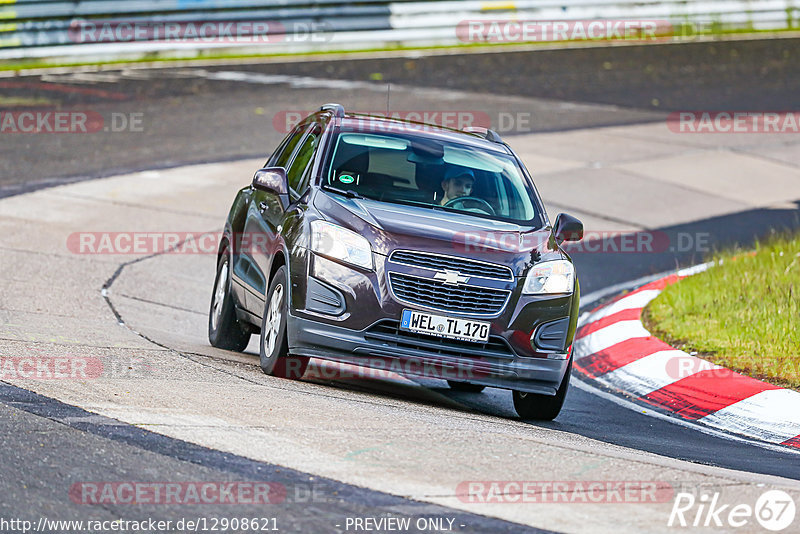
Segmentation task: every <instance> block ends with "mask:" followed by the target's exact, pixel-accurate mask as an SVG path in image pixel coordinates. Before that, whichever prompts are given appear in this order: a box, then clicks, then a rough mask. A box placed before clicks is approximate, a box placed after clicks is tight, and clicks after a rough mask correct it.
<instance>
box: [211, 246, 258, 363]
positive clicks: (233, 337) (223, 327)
mask: <svg viewBox="0 0 800 534" xmlns="http://www.w3.org/2000/svg"><path fill="white" fill-rule="evenodd" d="M230 266H231V262H230V255H229V254H228V250H227V249H225V250H223V251H222V255H221V256H220V258H219V263H218V264H217V279H216V280H215V281H214V293H213V294H212V295H211V309H210V310H209V312H208V341H209V343H211V345H212V346H214V347H217V348H220V349H226V350H235V351H239V352H241V351H243V350H244V349H245V348H247V343H248V342H249V341H250V330H248V329H246V327H244V326H242V324H241V323H240V322H239V320H238V319H237V318H236V310H235V309H234V303H233V295H232V294H231V279H230V278H231V277H230V272H231V269H230Z"/></svg>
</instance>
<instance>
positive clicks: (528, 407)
mask: <svg viewBox="0 0 800 534" xmlns="http://www.w3.org/2000/svg"><path fill="white" fill-rule="evenodd" d="M571 374H572V360H570V362H569V366H568V367H567V372H566V373H564V378H563V379H562V380H561V384H560V385H559V386H558V391H556V394H555V395H539V394H537V393H527V392H524V391H516V390H514V409H515V410H516V411H517V414H519V416H520V417H521V418H522V419H536V420H538V421H552V420H553V419H555V418H556V416H558V414H559V412H561V407H562V406H563V405H564V399H565V398H566V396H567V390H568V389H569V377H570V375H571Z"/></svg>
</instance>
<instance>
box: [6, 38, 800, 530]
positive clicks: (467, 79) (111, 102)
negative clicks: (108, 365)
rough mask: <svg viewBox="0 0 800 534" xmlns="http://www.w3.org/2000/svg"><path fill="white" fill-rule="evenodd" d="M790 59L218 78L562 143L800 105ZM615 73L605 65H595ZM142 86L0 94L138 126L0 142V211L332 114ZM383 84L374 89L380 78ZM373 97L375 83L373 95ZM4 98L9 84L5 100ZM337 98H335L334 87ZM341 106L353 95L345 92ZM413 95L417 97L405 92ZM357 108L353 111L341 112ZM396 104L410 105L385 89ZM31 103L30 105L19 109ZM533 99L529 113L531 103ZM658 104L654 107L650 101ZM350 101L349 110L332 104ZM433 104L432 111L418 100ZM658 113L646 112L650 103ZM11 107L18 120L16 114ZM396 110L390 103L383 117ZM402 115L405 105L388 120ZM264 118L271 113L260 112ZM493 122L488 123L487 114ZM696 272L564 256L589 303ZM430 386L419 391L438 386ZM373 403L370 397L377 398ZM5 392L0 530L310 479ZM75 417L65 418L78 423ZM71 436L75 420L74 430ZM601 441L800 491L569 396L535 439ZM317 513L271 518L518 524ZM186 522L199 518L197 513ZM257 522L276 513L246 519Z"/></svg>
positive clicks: (246, 89) (348, 501) (683, 438)
mask: <svg viewBox="0 0 800 534" xmlns="http://www.w3.org/2000/svg"><path fill="white" fill-rule="evenodd" d="M798 50H800V47H798V41H796V40H791V41H790V40H781V41H761V42H759V41H756V42H750V43H744V42H742V43H734V44H726V43H716V44H693V45H688V46H686V47H675V46H667V45H665V46H651V47H648V48H643V47H618V48H615V49H597V50H585V51H577V50H573V51H551V52H539V53H537V54H526V53H509V54H492V55H491V56H489V55H462V56H453V57H434V58H429V59H415V60H408V59H389V60H364V61H346V62H338V63H325V64H280V65H278V64H275V65H251V66H247V65H237V66H235V68H233V67H224V68H222V67H219V68H214V69H211V68H209V69H208V70H209V71H214V70H236V71H249V72H254V73H272V74H275V73H282V74H292V75H306V76H313V77H315V78H336V79H345V80H371V79H375V78H379V77H380V78H382V80H383V82H386V81H391V82H392V83H395V84H404V85H420V86H428V87H443V88H459V89H464V90H469V91H479V92H487V93H493V94H495V95H497V98H496V99H495V100H492V99H487V98H481V99H476V100H472V101H470V100H469V99H466V100H463V101H459V102H457V103H456V104H455V105H457V106H462V107H461V108H459V107H453V108H451V109H480V110H487V108H491V110H494V111H496V110H501V109H504V108H503V106H507V105H509V104H508V101H505V100H503V98H502V96H503V95H514V96H519V97H526V98H529V99H531V98H532V99H534V100H529V101H528V102H527V103H519V104H518V105H519V106H520V108H519V109H526V110H533V112H534V116H541V117H544V120H541V121H537V122H535V123H534V124H533V125H532V126H531V127H530V128H529V130H530V131H540V130H557V129H567V128H577V127H587V126H598V125H608V124H626V123H631V122H641V121H644V120H659V119H660V118H663V116H664V113H665V110H672V109H731V108H734V109H751V110H753V109H766V110H787V109H798V108H799V107H800V90H798V88H800V83H798V82H799V81H800V80H799V78H800V68H798V67H800V52H798ZM607 64H610V68H607ZM173 74H174V75H173V76H167V77H163V78H162V77H156V78H147V79H142V80H137V79H133V78H117V79H116V80H115V81H109V82H102V81H96V80H95V81H94V82H92V81H78V80H75V79H74V78H73V79H70V78H68V77H67V78H65V77H61V78H57V79H51V80H50V81H47V80H43V79H42V78H41V77H39V76H37V77H33V78H24V77H20V78H16V79H0V109H2V110H4V111H6V110H9V109H12V106H11V105H10V104H9V102H14V104H13V109H15V110H19V109H31V108H36V109H39V108H41V107H42V106H45V108H44V109H72V110H80V109H92V110H98V111H100V112H101V113H103V114H104V115H107V114H109V113H126V114H129V113H143V114H144V118H145V130H144V132H126V133H115V134H111V133H109V134H104V133H98V134H92V135H91V136H90V137H87V136H85V135H83V136H82V135H49V136H48V135H23V134H2V140H3V142H2V144H1V145H0V188H2V189H0V196H3V195H8V194H15V193H19V192H21V191H24V190H30V189H34V188H37V187H41V186H43V185H47V184H49V183H59V182H62V181H69V180H74V179H85V178H92V177H97V176H102V175H108V174H115V173H117V172H119V171H121V170H128V169H143V168H153V167H162V166H170V165H178V164H182V163H186V162H200V161H218V160H223V159H226V158H238V157H242V156H253V155H260V154H266V153H267V151H268V149H269V147H271V146H274V145H275V143H276V142H277V140H278V139H279V138H280V137H282V133H281V132H280V131H277V130H276V129H275V128H274V126H273V124H272V116H270V114H269V113H270V112H273V113H274V110H294V109H309V110H310V109H312V108H313V107H314V106H317V105H318V104H319V103H320V102H322V101H328V100H331V98H330V94H331V92H332V91H331V90H328V89H324V88H313V87H312V88H307V89H294V90H287V86H286V85H281V84H278V85H256V84H247V83H238V82H226V81H219V80H209V79H207V78H202V77H196V76H185V77H183V76H181V75H180V73H173ZM377 74H380V76H377ZM375 83H376V84H377V83H379V82H375ZM14 84H16V85H14ZM339 93H340V94H342V95H347V93H348V91H347V90H340V91H339ZM350 93H352V91H350ZM360 95H364V99H365V100H367V101H368V102H367V105H368V106H371V107H373V108H374V107H377V106H380V105H382V103H383V102H384V99H385V96H384V95H382V94H379V93H378V92H366V93H361V92H359V93H357V96H360ZM412 96H413V95H412ZM350 98H352V96H351V97H350ZM397 98H398V99H399V103H398V106H399V105H403V98H406V99H407V100H405V103H406V105H408V103H409V102H413V100H411V99H410V97H409V96H408V95H406V96H405V97H404V96H403V92H402V91H398V92H397ZM25 99H27V100H25ZM535 99H540V100H535ZM547 99H553V101H554V100H558V99H566V100H571V101H575V102H582V103H588V104H603V105H613V106H620V107H614V108H609V107H603V106H597V107H591V106H586V107H578V108H575V109H564V110H559V111H557V112H556V111H554V110H553V109H552V102H553V101H551V100H547ZM654 99H655V100H654ZM342 100H343V101H344V102H345V103H346V104H347V103H348V102H351V101H352V100H348V97H346V96H345V97H344V98H342ZM430 100H431V101H434V100H435V98H434V97H430ZM656 100H657V104H658V105H655V104H656ZM20 102H22V105H20ZM393 107H394V106H393ZM399 109H402V108H399ZM265 110H271V111H265ZM487 112H490V111H487ZM796 214H797V211H796V210H770V211H761V210H756V211H752V212H746V213H742V214H736V215H734V216H728V217H721V218H714V219H707V220H704V221H698V222H695V223H692V224H689V225H682V226H681V227H679V228H668V229H662V230H664V231H667V232H672V231H704V232H709V233H710V234H711V236H712V238H713V239H712V241H713V243H715V244H716V245H720V246H721V245H726V244H730V243H733V242H738V243H741V244H745V245H746V244H748V243H751V242H752V240H753V239H754V238H755V237H757V236H763V235H765V234H767V233H768V232H769V231H770V230H771V229H772V228H775V227H794V228H797V227H800V222H798V220H797V215H796ZM700 260H701V258H698V257H690V256H678V255H675V254H672V253H664V254H662V255H653V254H648V255H647V256H643V255H642V256H637V255H631V254H610V255H603V254H593V255H583V256H580V255H579V256H577V257H576V262H577V265H578V270H579V272H580V273H581V278H582V280H581V281H582V285H583V290H584V292H588V291H594V290H598V289H601V288H603V287H607V286H609V285H611V284H614V283H617V282H622V281H626V280H630V279H634V278H637V277H640V276H643V275H647V274H652V273H655V272H660V271H663V270H665V269H669V268H672V267H674V266H675V265H676V263H680V264H684V265H685V264H689V263H693V262H696V261H700ZM440 385H441V384H433V383H432V384H431V386H432V387H439V386H440ZM442 392H443V393H446V394H448V395H452V396H453V397H454V398H456V397H457V398H458V400H459V401H460V402H464V403H466V404H467V405H469V406H470V407H472V408H473V409H475V410H476V411H480V412H484V413H490V414H494V415H497V416H500V417H513V410H512V407H511V405H510V399H509V397H508V396H507V395H501V392H499V391H492V390H487V392H486V393H484V394H482V395H477V396H471V397H466V396H463V395H461V394H458V393H454V392H449V391H447V392H445V391H444V390H443V391H442ZM375 394H376V395H380V394H381V393H380V392H379V391H376V392H375ZM75 410H77V409H75V408H71V407H68V406H65V405H62V404H60V403H57V402H55V401H50V400H48V399H44V398H41V397H37V396H35V395H32V394H27V393H25V392H24V391H22V390H19V389H17V388H13V387H10V386H4V385H3V386H0V464H2V465H3V468H2V472H3V477H2V482H0V491H2V492H3V497H2V498H1V499H0V515H1V516H3V517H35V518H38V517H39V516H41V515H43V514H44V515H49V516H51V517H58V518H61V519H70V518H77V519H87V518H89V517H95V515H96V516H97V517H98V518H109V519H114V518H117V517H125V518H135V517H140V516H147V515H148V514H147V512H149V511H150V510H146V509H137V510H131V509H130V508H124V507H116V508H115V507H108V506H103V507H87V506H85V505H84V506H77V505H74V504H72V503H71V502H70V501H69V499H68V498H67V497H66V492H67V490H68V487H69V485H70V484H71V483H73V482H74V481H75V480H124V479H130V478H135V479H149V480H157V479H159V478H162V479H163V478H164V476H165V474H169V477H170V479H176V480H177V479H181V480H187V481H189V480H242V479H247V480H259V479H262V480H263V478H261V477H268V478H269V479H270V480H273V481H274V480H283V481H284V482H285V484H286V485H287V487H295V486H297V487H302V485H307V484H308V483H309V482H310V480H309V477H308V475H304V474H302V473H298V472H294V471H291V470H288V469H283V468H277V467H275V466H270V465H267V464H261V463H257V462H251V461H248V460H244V459H242V458H238V457H233V456H231V455H224V454H222V453H217V452H215V451H209V450H207V449H201V448H199V447H195V446H192V445H189V444H186V443H183V442H179V441H177V440H170V439H168V438H163V437H159V436H156V435H155V434H150V433H147V432H144V431H140V430H137V429H134V428H131V427H127V426H116V425H108V424H105V423H107V421H105V422H103V421H100V422H98V421H88V422H83V423H82V422H80V418H81V417H83V416H85V413H84V414H82V413H79V412H80V411H75ZM76 417H77V419H76ZM76 421H77V422H76ZM542 426H546V427H552V428H557V429H560V430H565V431H568V432H574V433H577V434H580V435H583V436H587V437H591V438H594V439H598V440H601V441H605V442H609V443H614V444H619V445H622V446H626V447H632V448H636V449H640V450H645V451H650V452H654V453H657V454H662V455H665V456H670V457H674V458H681V459H686V460H689V461H693V462H698V463H702V464H709V465H717V466H722V467H728V468H732V469H739V470H744V471H751V472H755V473H767V474H775V475H780V476H787V477H791V478H796V479H800V463H799V462H798V461H797V456H794V455H790V454H783V453H778V452H771V451H765V450H763V449H760V448H756V447H753V446H748V445H743V444H740V443H734V442H731V441H727V440H723V439H719V438H714V437H711V436H708V435H705V434H701V433H698V432H693V431H691V430H689V429H685V428H682V427H677V426H675V425H671V424H669V423H666V422H664V421H660V420H657V419H653V418H650V417H646V416H643V415H640V414H636V413H635V412H632V411H631V410H628V409H625V408H623V407H620V406H618V405H617V404H614V403H612V402H610V401H607V400H604V399H601V398H599V397H597V396H594V395H590V394H588V393H586V392H584V391H581V390H578V389H577V388H573V389H572V390H571V391H570V393H569V396H568V398H567V404H566V407H565V410H564V412H563V415H562V416H561V417H559V419H558V420H557V421H555V422H553V423H548V424H547V425H542ZM317 482H319V483H320V484H321V485H322V486H323V489H324V491H323V494H324V497H325V499H324V501H323V502H319V503H312V504H308V503H304V502H297V503H287V504H286V505H284V507H283V508H281V510H280V514H281V517H282V518H285V519H282V522H284V524H285V526H282V525H279V526H281V528H282V530H284V531H294V530H303V531H315V532H333V531H336V530H337V529H336V527H335V526H334V523H335V522H336V520H337V519H341V518H342V517H344V516H346V515H365V514H369V515H380V514H385V513H392V512H395V513H398V514H400V513H401V514H404V515H411V516H418V515H449V516H458V518H459V521H461V522H462V523H463V524H465V525H467V528H465V529H464V531H469V529H472V530H474V531H476V532H477V531H493V532H494V531H497V532H502V531H509V532H510V531H518V530H520V527H519V526H516V525H510V524H508V523H504V522H500V521H496V520H490V519H485V518H481V517H478V516H471V515H469V514H463V513H461V512H456V511H453V510H447V509H444V508H441V507H436V506H433V505H428V504H419V503H414V502H411V501H407V500H403V499H399V498H396V497H392V496H388V495H384V494H380V493H378V492H372V491H368V490H362V489H358V488H354V487H351V486H346V485H344V484H339V483H337V482H333V481H319V480H317ZM191 508H192V507H191V506H189V507H182V508H181V507H177V508H174V507H173V508H169V507H167V508H164V507H159V508H158V509H157V510H155V511H153V513H154V514H157V515H158V516H159V517H160V518H165V519H168V518H180V517H188V516H191V515H198V514H197V512H196V511H195V510H192V509H191ZM193 512H194V513H193ZM240 512H241V513H242V514H246V515H251V516H252V515H253V512H254V510H252V507H250V508H247V509H242V510H233V509H232V508H230V507H225V508H224V509H220V510H218V511H217V510H213V511H212V512H209V508H208V507H205V506H204V507H203V513H202V515H219V516H226V517H233V516H238V515H240ZM257 512H258V516H264V515H269V514H271V513H278V512H275V510H273V509H259V510H258V511H257Z"/></svg>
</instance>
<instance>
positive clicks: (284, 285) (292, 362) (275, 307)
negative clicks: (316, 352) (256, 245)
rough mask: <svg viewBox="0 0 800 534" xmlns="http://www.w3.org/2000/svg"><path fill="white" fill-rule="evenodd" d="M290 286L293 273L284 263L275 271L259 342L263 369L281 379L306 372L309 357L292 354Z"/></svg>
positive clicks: (265, 307) (262, 320)
mask: <svg viewBox="0 0 800 534" xmlns="http://www.w3.org/2000/svg"><path fill="white" fill-rule="evenodd" d="M288 287H289V276H288V271H287V270H286V267H285V266H284V267H281V268H280V269H278V270H277V271H276V272H275V276H273V277H272V283H271V284H270V285H269V290H267V298H266V303H265V305H264V316H263V318H262V319H261V339H260V342H259V346H260V356H261V370H262V371H264V372H265V373H266V374H268V375H272V376H277V377H279V378H292V379H298V378H301V377H302V376H303V373H305V372H306V367H308V358H306V357H303V356H289V340H288V336H287V335H286V317H287V316H288V314H289V312H288V310H289V306H288V298H289V291H288Z"/></svg>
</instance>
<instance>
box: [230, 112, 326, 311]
mask: <svg viewBox="0 0 800 534" xmlns="http://www.w3.org/2000/svg"><path fill="white" fill-rule="evenodd" d="M318 137H319V125H318V124H316V123H310V124H303V125H301V126H299V127H298V128H297V129H296V131H295V132H293V135H291V136H290V137H289V138H288V139H287V141H286V143H285V145H284V146H283V147H282V148H283V149H282V150H281V151H280V153H279V154H276V155H275V156H274V157H273V158H271V159H270V161H268V162H267V166H269V167H284V168H285V169H286V175H287V178H288V181H289V194H290V201H291V202H294V201H296V200H297V198H298V193H297V188H298V187H299V182H300V179H301V178H302V176H303V171H304V170H305V168H306V166H307V164H308V161H309V160H310V158H311V156H312V155H313V151H314V149H315V148H316V139H317V138H318ZM284 209H285V206H284V205H283V204H282V202H281V199H280V198H279V197H278V196H277V195H274V194H272V193H269V192H266V191H260V190H255V191H253V194H252V196H251V200H250V205H249V207H248V211H247V219H246V221H245V228H244V235H245V236H247V238H248V239H249V244H250V246H249V247H246V248H247V249H249V250H247V251H246V253H245V254H243V256H246V258H245V261H247V262H249V265H248V266H247V277H246V278H245V282H246V283H247V285H248V286H249V287H248V294H247V295H246V303H247V304H246V305H247V308H248V309H249V310H250V311H251V312H253V313H255V314H256V315H261V313H262V312H263V309H264V299H265V294H266V289H267V285H268V280H267V273H268V272H269V268H270V266H271V264H272V258H273V256H274V255H275V253H276V252H277V251H278V248H279V247H280V241H279V240H278V234H279V233H280V230H281V224H282V222H283V220H284V217H285V216H286V213H285V212H284Z"/></svg>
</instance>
